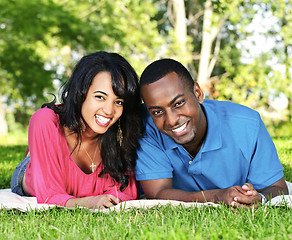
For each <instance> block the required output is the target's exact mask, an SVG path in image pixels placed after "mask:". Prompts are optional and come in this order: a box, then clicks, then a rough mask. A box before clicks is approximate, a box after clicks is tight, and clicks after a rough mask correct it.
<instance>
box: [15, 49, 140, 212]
mask: <svg viewBox="0 0 292 240" xmlns="http://www.w3.org/2000/svg"><path fill="white" fill-rule="evenodd" d="M61 97H62V103H61V104H60V105H56V104H55V103H56V100H55V99H54V100H53V101H52V102H50V103H47V104H44V105H43V106H42V108H41V109H40V110H38V111H37V112H36V113H35V114H34V115H33V116H32V118H31V120H30V123H29V129H28V145H29V151H30V157H26V158H25V159H24V160H23V161H22V162H21V163H20V164H19V165H18V166H17V168H16V170H15V171H14V173H13V176H12V179H11V190H12V192H15V193H17V194H19V195H22V196H35V197H36V198H37V201H38V203H48V204H56V205H60V206H65V207H74V206H75V205H78V206H83V207H88V208H101V209H102V208H106V207H111V206H113V205H116V204H118V203H119V202H120V201H127V200H133V199H136V198H137V194H138V193H137V186H136V182H135V177H134V174H133V167H134V164H135V159H136V148H137V147H138V146H139V144H138V139H139V138H140V137H141V136H142V122H141V118H140V95H139V91H138V78H137V74H136V72H135V71H134V69H133V68H132V67H131V65H130V64H129V63H128V62H127V61H126V60H125V59H124V58H123V57H121V56H120V55H118V54H116V53H107V52H103V51H101V52H96V53H93V54H90V55H88V56H85V57H83V58H82V59H81V60H80V62H79V63H78V64H77V65H76V67H75V69H74V71H73V74H72V76H71V78H70V79H69V81H68V82H67V84H66V85H65V86H64V88H63V91H62V95H61Z"/></svg>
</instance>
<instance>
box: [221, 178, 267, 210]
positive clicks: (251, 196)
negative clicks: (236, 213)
mask: <svg viewBox="0 0 292 240" xmlns="http://www.w3.org/2000/svg"><path fill="white" fill-rule="evenodd" d="M221 191H223V192H221V193H220V196H219V197H218V201H217V202H224V203H225V204H227V205H229V206H231V207H233V208H251V207H258V202H261V199H262V197H261V195H260V194H259V193H258V192H257V191H256V190H255V189H254V187H253V185H252V184H250V183H245V184H244V185H243V186H232V187H229V188H226V189H221Z"/></svg>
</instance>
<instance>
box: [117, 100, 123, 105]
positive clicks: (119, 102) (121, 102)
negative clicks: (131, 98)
mask: <svg viewBox="0 0 292 240" xmlns="http://www.w3.org/2000/svg"><path fill="white" fill-rule="evenodd" d="M116 104H118V105H121V106H124V101H122V100H119V101H116Z"/></svg>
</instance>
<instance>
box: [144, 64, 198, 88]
mask: <svg viewBox="0 0 292 240" xmlns="http://www.w3.org/2000/svg"><path fill="white" fill-rule="evenodd" d="M172 72H175V73H176V74H177V75H178V76H179V78H180V79H182V80H183V81H184V83H185V84H186V85H187V86H189V87H190V88H191V89H192V88H193V86H194V80H193V78H192V76H191V74H190V73H189V71H188V70H187V69H186V68H185V67H184V66H183V65H182V64H181V63H180V62H178V61H176V60H173V59H169V58H164V59H160V60H157V61H154V62H152V63H151V64H149V65H148V66H147V67H146V68H145V70H144V71H143V73H142V75H141V78H140V86H143V85H145V84H150V83H153V82H156V81H158V80H159V79H161V78H163V77H164V76H166V75H167V74H169V73H172Z"/></svg>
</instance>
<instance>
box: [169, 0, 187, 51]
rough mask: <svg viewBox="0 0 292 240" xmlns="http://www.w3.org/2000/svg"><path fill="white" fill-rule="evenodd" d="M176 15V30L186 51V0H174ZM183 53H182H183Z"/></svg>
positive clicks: (179, 41) (178, 38)
mask: <svg viewBox="0 0 292 240" xmlns="http://www.w3.org/2000/svg"><path fill="white" fill-rule="evenodd" d="M172 1H173V9H174V15H175V23H174V31H175V36H176V39H177V41H178V43H179V44H180V47H181V49H182V50H183V53H185V52H186V42H187V25H186V11H185V3H184V0H172ZM183 53H182V54H183Z"/></svg>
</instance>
